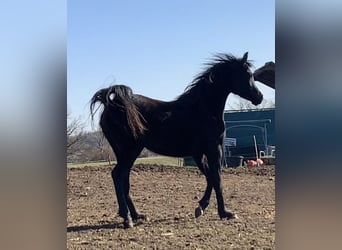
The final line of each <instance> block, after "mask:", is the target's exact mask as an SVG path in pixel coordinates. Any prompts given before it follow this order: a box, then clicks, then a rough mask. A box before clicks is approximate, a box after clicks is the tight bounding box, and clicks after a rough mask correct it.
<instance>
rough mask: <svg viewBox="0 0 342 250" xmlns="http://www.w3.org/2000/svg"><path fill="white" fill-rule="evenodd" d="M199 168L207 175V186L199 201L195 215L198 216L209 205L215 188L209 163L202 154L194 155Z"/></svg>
mask: <svg viewBox="0 0 342 250" xmlns="http://www.w3.org/2000/svg"><path fill="white" fill-rule="evenodd" d="M193 158H194V160H195V162H196V164H197V166H198V168H199V169H200V170H201V172H202V173H203V174H204V175H205V179H206V181H207V187H206V189H205V191H204V195H203V197H202V199H201V200H200V201H199V202H198V203H199V206H198V207H197V208H196V209H195V217H196V218H198V217H200V216H201V215H203V213H204V210H205V209H206V208H207V207H208V205H209V202H210V196H211V193H212V190H213V185H212V182H211V180H210V176H209V173H208V164H207V162H206V161H205V159H204V157H203V155H200V156H193Z"/></svg>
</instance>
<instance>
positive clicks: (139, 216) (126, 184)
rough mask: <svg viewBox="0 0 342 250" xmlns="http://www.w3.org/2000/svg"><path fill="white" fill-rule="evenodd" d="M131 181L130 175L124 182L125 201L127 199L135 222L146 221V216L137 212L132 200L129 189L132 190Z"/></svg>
mask: <svg viewBox="0 0 342 250" xmlns="http://www.w3.org/2000/svg"><path fill="white" fill-rule="evenodd" d="M129 179H130V178H129V174H128V176H126V179H125V181H124V194H125V199H126V203H127V207H128V209H129V212H130V215H131V217H132V219H133V221H137V220H139V219H143V220H145V219H146V216H145V215H143V214H140V213H138V212H137V210H136V208H135V206H134V204H133V201H132V198H131V196H130V195H129V189H130V183H129Z"/></svg>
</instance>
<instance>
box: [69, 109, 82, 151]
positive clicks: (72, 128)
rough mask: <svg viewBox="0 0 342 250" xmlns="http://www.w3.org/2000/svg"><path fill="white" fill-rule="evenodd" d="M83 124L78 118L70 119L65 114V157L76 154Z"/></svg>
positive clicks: (80, 140)
mask: <svg viewBox="0 0 342 250" xmlns="http://www.w3.org/2000/svg"><path fill="white" fill-rule="evenodd" d="M83 128H84V123H83V122H82V121H81V119H80V118H72V117H71V115H70V114H69V113H68V114H67V156H70V155H72V154H74V153H75V152H77V150H78V149H79V148H80V145H81V143H82V140H83V135H84V132H83Z"/></svg>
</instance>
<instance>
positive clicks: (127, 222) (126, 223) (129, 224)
mask: <svg viewBox="0 0 342 250" xmlns="http://www.w3.org/2000/svg"><path fill="white" fill-rule="evenodd" d="M123 226H124V229H127V228H132V227H133V226H134V225H133V221H132V220H131V219H127V220H124V222H123Z"/></svg>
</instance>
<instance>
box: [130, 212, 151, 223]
mask: <svg viewBox="0 0 342 250" xmlns="http://www.w3.org/2000/svg"><path fill="white" fill-rule="evenodd" d="M133 221H134V222H137V221H149V218H148V217H147V216H146V215H144V214H137V216H136V217H135V218H133Z"/></svg>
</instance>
